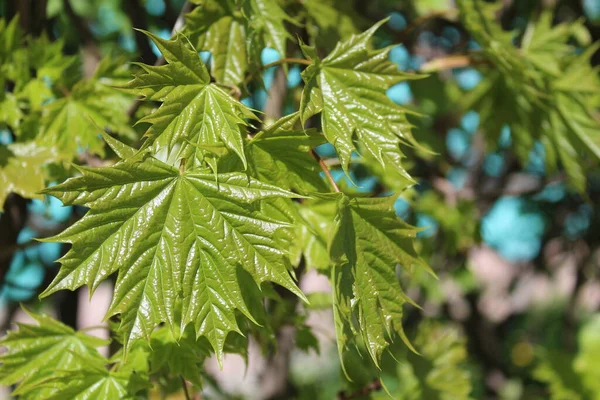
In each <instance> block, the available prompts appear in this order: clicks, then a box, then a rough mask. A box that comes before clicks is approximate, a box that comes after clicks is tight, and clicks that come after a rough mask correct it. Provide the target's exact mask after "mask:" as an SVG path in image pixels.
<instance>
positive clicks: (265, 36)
mask: <svg viewBox="0 0 600 400" xmlns="http://www.w3.org/2000/svg"><path fill="white" fill-rule="evenodd" d="M246 14H247V15H248V18H249V19H250V23H249V28H248V35H249V37H250V41H249V42H250V46H251V49H250V51H249V53H251V54H252V53H253V51H252V50H253V49H252V48H254V49H255V50H261V49H263V48H265V47H271V48H273V49H275V50H277V51H278V52H279V54H280V55H281V57H285V55H286V54H287V51H286V42H287V41H288V40H289V39H291V38H292V36H291V35H290V34H289V33H288V31H287V29H286V27H285V22H286V21H288V22H295V21H294V20H293V19H292V18H290V16H289V15H288V14H286V12H285V11H284V10H283V8H282V7H281V4H280V1H279V0H249V1H246ZM258 56H260V55H259V54H258ZM255 61H258V60H255Z"/></svg>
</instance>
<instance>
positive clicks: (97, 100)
mask: <svg viewBox="0 0 600 400" xmlns="http://www.w3.org/2000/svg"><path fill="white" fill-rule="evenodd" d="M119 96H120V98H119ZM124 97H125V96H123V95H122V94H119V93H117V92H116V91H115V90H114V89H112V88H108V87H106V86H104V85H103V84H101V83H100V82H98V81H95V80H89V81H80V82H78V83H77V84H76V85H75V86H74V87H73V89H72V91H71V93H70V94H69V95H68V96H66V97H63V98H61V99H58V100H56V101H54V102H52V103H50V104H49V105H48V106H47V107H46V108H45V109H44V114H43V117H42V121H41V123H42V125H43V129H42V131H41V132H40V134H39V141H40V144H42V145H45V146H57V147H58V148H60V149H61V150H63V151H65V154H68V155H69V160H70V159H71V158H72V157H73V156H74V155H75V154H77V152H78V151H79V152H80V151H83V150H87V151H89V152H90V153H94V154H99V155H104V142H103V141H102V138H101V137H100V133H101V132H102V130H103V129H106V128H108V129H110V130H112V131H113V132H117V133H120V134H123V135H127V136H129V137H132V138H135V136H136V135H135V132H134V131H133V129H131V127H130V126H129V122H128V117H127V115H126V114H125V113H124V112H123V108H124V105H125V102H124V101H123V98H124Z"/></svg>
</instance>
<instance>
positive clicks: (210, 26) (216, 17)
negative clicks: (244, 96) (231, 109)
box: [184, 0, 248, 85]
mask: <svg viewBox="0 0 600 400" xmlns="http://www.w3.org/2000/svg"><path fill="white" fill-rule="evenodd" d="M185 22H186V24H185V31H184V32H185V34H186V35H188V36H189V37H190V40H191V41H192V43H193V44H194V47H196V49H198V51H209V52H210V53H211V74H212V76H213V77H214V78H215V80H216V81H217V82H219V83H223V84H225V85H239V84H240V83H241V82H242V80H243V79H244V75H245V73H246V70H247V69H248V60H247V54H246V21H245V18H244V17H243V16H242V15H241V13H240V12H239V11H237V10H236V5H235V1H233V0H207V1H204V2H203V3H202V5H201V6H200V7H196V8H195V9H194V10H192V12H190V13H188V14H186V16H185Z"/></svg>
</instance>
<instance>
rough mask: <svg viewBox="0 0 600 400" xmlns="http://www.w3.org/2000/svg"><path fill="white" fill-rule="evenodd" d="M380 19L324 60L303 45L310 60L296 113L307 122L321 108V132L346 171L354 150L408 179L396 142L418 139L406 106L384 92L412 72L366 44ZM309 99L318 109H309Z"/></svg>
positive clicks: (386, 54)
mask: <svg viewBox="0 0 600 400" xmlns="http://www.w3.org/2000/svg"><path fill="white" fill-rule="evenodd" d="M383 22H385V21H382V22H379V23H378V24H376V25H375V26H373V27H372V28H371V29H369V30H368V31H366V32H364V33H362V34H360V35H353V36H351V37H350V38H349V39H348V40H346V41H344V42H341V43H339V44H338V45H337V46H336V48H335V49H334V50H333V52H331V53H330V54H329V55H328V56H327V57H325V58H324V59H323V60H320V59H319V58H318V57H317V56H316V53H315V51H314V50H311V48H309V47H307V46H303V51H304V53H305V55H306V56H307V57H309V58H310V59H311V60H312V61H313V64H312V65H310V66H309V67H308V68H306V70H305V71H304V72H303V73H302V77H303V79H304V81H305V83H306V85H305V88H304V91H303V93H302V99H301V102H300V114H301V117H302V121H306V119H308V118H309V117H311V115H312V114H313V112H319V111H320V112H321V125H322V129H323V134H324V135H325V137H326V138H327V140H328V141H329V142H330V143H331V144H333V145H334V147H335V149H336V151H337V153H338V155H339V157H340V161H341V164H342V167H343V168H344V170H346V171H348V165H349V164H350V158H351V155H352V152H353V151H356V150H358V151H359V152H366V153H368V154H369V155H371V156H372V157H374V158H375V159H376V160H377V161H378V162H379V163H380V164H381V165H382V166H385V167H386V168H387V170H388V171H390V172H392V171H394V172H395V173H397V174H398V176H399V177H400V178H402V179H404V180H406V181H412V179H411V178H410V176H409V175H408V173H407V172H406V171H405V170H404V168H403V167H402V158H403V157H404V155H403V153H402V152H401V150H400V144H404V145H406V144H410V145H413V146H414V145H417V143H416V141H415V140H414V139H413V137H412V134H411V125H410V123H409V122H408V121H407V119H406V113H407V110H406V109H404V108H402V107H400V106H398V105H396V104H395V103H394V102H392V100H390V99H389V98H388V97H387V95H386V91H387V90H388V89H389V88H390V87H392V86H393V85H395V84H397V83H399V82H403V81H406V80H408V79H414V78H415V76H414V75H409V74H406V73H404V72H402V71H400V70H399V69H398V67H397V66H396V64H394V63H392V62H390V61H389V60H388V53H389V50H390V48H386V49H381V50H373V49H372V48H371V47H370V41H371V37H372V36H373V34H374V33H375V31H376V30H377V28H379V27H380V26H381V25H382V24H383ZM311 103H312V104H313V105H316V107H317V108H316V109H315V110H314V111H313V112H311V108H310V107H309V105H310V104H311ZM355 141H356V142H358V144H359V147H358V149H357V147H356V145H355Z"/></svg>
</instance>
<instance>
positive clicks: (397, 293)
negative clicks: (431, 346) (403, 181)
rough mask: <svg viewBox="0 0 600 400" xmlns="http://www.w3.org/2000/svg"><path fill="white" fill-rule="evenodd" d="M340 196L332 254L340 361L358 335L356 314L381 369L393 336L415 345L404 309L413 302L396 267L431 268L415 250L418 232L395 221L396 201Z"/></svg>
mask: <svg viewBox="0 0 600 400" xmlns="http://www.w3.org/2000/svg"><path fill="white" fill-rule="evenodd" d="M336 198H337V204H338V212H337V217H336V221H335V231H334V235H333V238H332V239H331V243H330V254H331V260H332V263H333V268H332V272H331V280H332V282H333V286H334V318H335V325H336V333H337V338H338V339H337V340H338V350H339V352H340V358H341V357H342V354H343V352H344V351H345V349H346V347H347V346H348V343H349V341H351V340H352V339H353V337H354V335H355V334H354V332H356V329H355V328H354V323H353V318H354V315H355V316H356V320H357V321H358V326H359V328H360V334H361V335H362V338H363V341H364V344H365V346H366V347H367V350H368V352H369V354H370V356H371V359H372V360H373V362H374V363H375V365H377V366H379V360H380V359H381V355H382V353H383V351H384V350H385V349H386V348H387V347H388V346H389V340H390V337H392V332H394V333H396V334H397V335H398V336H399V337H400V338H401V339H402V340H403V341H404V342H405V343H406V344H407V345H408V346H409V347H411V345H410V343H409V341H408V339H407V338H406V335H405V333H404V330H403V328H402V306H403V304H404V303H406V302H409V303H411V304H414V303H413V302H412V301H411V300H410V299H409V298H408V297H407V296H406V295H405V294H404V292H403V290H402V288H401V286H400V283H399V282H398V278H397V277H396V265H397V264H399V265H400V266H401V267H402V268H403V269H405V270H407V271H409V272H410V271H412V269H413V268H414V267H415V266H419V267H422V268H425V269H428V267H427V266H426V265H425V264H424V263H423V261H421V260H420V259H419V258H418V255H417V253H416V252H415V250H414V248H413V239H414V238H415V235H416V231H417V229H416V228H414V227H412V226H410V225H408V224H406V223H405V222H403V221H402V220H400V219H399V218H398V217H396V214H395V212H394V208H393V204H394V200H395V199H394V198H392V197H387V198H349V197H348V196H346V195H344V194H338V195H336ZM411 348H412V347H411Z"/></svg>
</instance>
